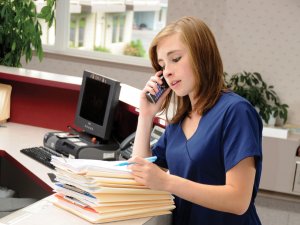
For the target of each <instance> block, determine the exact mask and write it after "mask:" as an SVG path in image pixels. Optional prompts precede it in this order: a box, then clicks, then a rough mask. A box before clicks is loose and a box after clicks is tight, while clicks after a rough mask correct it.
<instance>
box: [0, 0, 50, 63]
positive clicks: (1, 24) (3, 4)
mask: <svg viewBox="0 0 300 225" xmlns="http://www.w3.org/2000/svg"><path fill="white" fill-rule="evenodd" d="M54 10H55V0H47V2H46V3H45V6H44V7H43V8H42V10H41V12H40V13H37V11H36V6H35V4H34V1H33V0H22V1H19V0H1V1H0V64H1V65H5V66H15V67H20V66H22V65H21V63H20V60H21V57H22V56H23V55H25V60H26V62H28V61H30V60H31V58H32V51H33V50H35V51H36V54H37V56H38V58H39V59H40V60H42V58H43V48H42V42H41V35H42V28H41V25H40V22H39V20H38V19H41V20H44V21H45V22H46V23H48V27H50V26H51V25H52V23H53V20H54Z"/></svg>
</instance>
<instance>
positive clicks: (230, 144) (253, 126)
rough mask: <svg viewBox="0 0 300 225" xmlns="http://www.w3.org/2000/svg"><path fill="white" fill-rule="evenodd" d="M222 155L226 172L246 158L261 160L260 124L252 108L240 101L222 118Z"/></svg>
mask: <svg viewBox="0 0 300 225" xmlns="http://www.w3.org/2000/svg"><path fill="white" fill-rule="evenodd" d="M223 128H224V129H223V140H222V141H223V148H224V149H223V150H224V152H223V154H224V165H225V170H226V171H228V170H230V169H231V168H232V167H234V166H235V165H236V164H238V163H239V162H240V161H241V160H243V159H245V158H247V157H252V156H253V157H255V160H256V161H257V160H261V159H262V149H261V139H262V122H261V119H260V116H259V115H258V113H257V112H256V110H255V109H254V108H253V106H252V105H251V104H250V103H248V102H246V101H240V102H236V103H234V104H232V105H231V106H230V107H229V108H228V110H227V112H226V115H225V117H224V127H223Z"/></svg>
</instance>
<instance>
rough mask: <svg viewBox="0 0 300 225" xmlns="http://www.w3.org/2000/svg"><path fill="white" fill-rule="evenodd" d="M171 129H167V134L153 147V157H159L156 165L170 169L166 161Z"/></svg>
mask: <svg viewBox="0 0 300 225" xmlns="http://www.w3.org/2000/svg"><path fill="white" fill-rule="evenodd" d="M168 130H169V127H168V126H167V128H166V129H165V132H164V133H163V134H162V136H161V137H160V138H159V140H158V141H157V142H156V144H155V145H154V146H153V147H152V155H154V156H157V160H156V161H155V164H156V165H158V166H160V167H163V168H166V169H168V163H167V160H166V148H167V139H168V138H167V136H168Z"/></svg>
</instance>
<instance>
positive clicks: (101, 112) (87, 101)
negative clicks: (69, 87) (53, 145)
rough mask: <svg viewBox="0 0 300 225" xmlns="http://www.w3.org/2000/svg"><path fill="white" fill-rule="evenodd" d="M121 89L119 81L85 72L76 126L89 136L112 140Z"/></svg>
mask: <svg viewBox="0 0 300 225" xmlns="http://www.w3.org/2000/svg"><path fill="white" fill-rule="evenodd" d="M120 89H121V86H120V82H119V81H116V80H114V79H111V78H108V77H105V76H103V75H99V74H95V73H92V72H89V71H84V73H83V77H82V84H81V88H80V93H79V99H78V104H77V110H76V115H75V125H76V126H78V127H79V128H81V130H83V131H84V132H85V133H87V134H90V135H93V136H96V137H99V138H101V139H103V140H108V139H110V133H111V130H112V126H113V121H114V111H115V108H116V106H117V103H118V102H119V94H120Z"/></svg>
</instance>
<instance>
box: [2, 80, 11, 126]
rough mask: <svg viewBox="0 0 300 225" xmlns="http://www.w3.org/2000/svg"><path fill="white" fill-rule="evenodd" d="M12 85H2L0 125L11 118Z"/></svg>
mask: <svg viewBox="0 0 300 225" xmlns="http://www.w3.org/2000/svg"><path fill="white" fill-rule="evenodd" d="M11 89H12V87H11V85H7V84H0V123H4V122H6V120H7V119H9V117H10V95H11Z"/></svg>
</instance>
